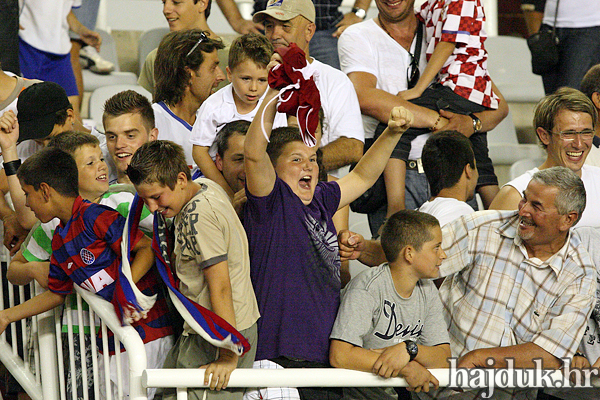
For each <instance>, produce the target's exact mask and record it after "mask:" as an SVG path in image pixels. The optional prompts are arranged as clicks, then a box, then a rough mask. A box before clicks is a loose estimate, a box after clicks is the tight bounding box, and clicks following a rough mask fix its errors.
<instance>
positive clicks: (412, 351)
mask: <svg viewBox="0 0 600 400" xmlns="http://www.w3.org/2000/svg"><path fill="white" fill-rule="evenodd" d="M405 343H406V351H408V354H409V355H410V360H411V361H412V360H414V358H415V357H416V356H417V353H418V352H419V347H418V346H417V344H416V343H415V342H413V341H412V340H407V341H406V342H405Z"/></svg>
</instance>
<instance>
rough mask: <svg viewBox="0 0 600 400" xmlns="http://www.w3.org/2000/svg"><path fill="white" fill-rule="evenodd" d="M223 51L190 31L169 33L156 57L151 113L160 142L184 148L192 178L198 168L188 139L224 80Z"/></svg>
mask: <svg viewBox="0 0 600 400" xmlns="http://www.w3.org/2000/svg"><path fill="white" fill-rule="evenodd" d="M222 48H223V42H221V40H216V39H212V38H211V37H210V36H209V32H207V31H201V30H199V29H192V30H189V31H177V32H171V33H169V34H168V35H167V36H165V37H164V38H163V40H162V41H161V42H160V45H159V46H158V51H157V53H156V61H155V63H154V77H155V79H156V88H155V89H156V91H155V93H154V104H152V109H153V110H154V116H155V119H156V128H158V131H159V132H160V137H159V139H161V140H170V141H172V142H175V143H177V144H179V145H181V146H182V147H183V150H184V151H185V159H186V162H187V163H188V165H189V167H190V169H191V170H192V174H194V173H195V172H196V170H197V166H196V163H195V162H194V158H193V157H192V143H191V142H190V135H191V134H192V127H193V126H194V122H195V121H196V114H197V112H198V109H199V108H200V106H201V105H202V103H204V100H206V99H207V98H208V96H210V95H211V93H213V92H214V91H215V90H216V88H217V86H218V85H219V83H220V82H222V81H223V80H224V79H225V75H224V74H223V71H221V68H220V67H219V57H218V55H217V51H218V50H220V49H222Z"/></svg>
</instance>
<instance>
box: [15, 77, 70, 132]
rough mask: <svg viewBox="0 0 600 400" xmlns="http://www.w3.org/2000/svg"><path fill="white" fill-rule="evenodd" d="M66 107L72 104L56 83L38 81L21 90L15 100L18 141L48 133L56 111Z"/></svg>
mask: <svg viewBox="0 0 600 400" xmlns="http://www.w3.org/2000/svg"><path fill="white" fill-rule="evenodd" d="M68 108H73V106H71V103H70V102H69V98H68V97H67V92H66V91H65V89H63V88H62V86H60V85H59V84H57V83H54V82H40V83H36V84H34V85H31V86H29V87H28V88H26V89H25V90H23V91H22V92H21V94H20V95H19V99H18V100H17V111H18V114H17V119H18V121H19V142H22V141H24V140H28V139H43V138H45V137H47V136H48V135H50V133H52V129H54V123H55V121H56V117H55V114H56V112H57V111H60V110H64V109H68Z"/></svg>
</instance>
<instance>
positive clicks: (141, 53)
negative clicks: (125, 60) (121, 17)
mask: <svg viewBox="0 0 600 400" xmlns="http://www.w3.org/2000/svg"><path fill="white" fill-rule="evenodd" d="M167 33H169V28H154V29H150V30H148V31H146V32H144V33H143V34H142V36H140V39H139V41H138V63H139V64H138V65H139V68H138V75H139V74H140V73H141V72H142V67H143V66H144V61H146V57H148V54H150V52H151V51H152V50H154V49H156V48H157V47H158V45H159V44H160V41H161V40H162V38H163V37H165V35H166V34H167Z"/></svg>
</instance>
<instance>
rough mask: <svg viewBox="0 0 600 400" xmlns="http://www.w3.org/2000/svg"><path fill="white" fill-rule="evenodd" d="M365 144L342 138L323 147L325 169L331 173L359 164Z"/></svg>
mask: <svg viewBox="0 0 600 400" xmlns="http://www.w3.org/2000/svg"><path fill="white" fill-rule="evenodd" d="M363 147H364V144H363V143H362V142H361V141H360V140H357V139H352V138H347V137H340V138H338V139H336V140H334V141H333V142H331V143H328V144H326V145H325V146H323V147H321V150H322V151H323V168H324V169H325V171H331V170H334V169H338V168H341V167H344V166H346V165H349V164H352V163H355V162H358V161H359V160H360V158H361V157H362V153H363Z"/></svg>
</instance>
